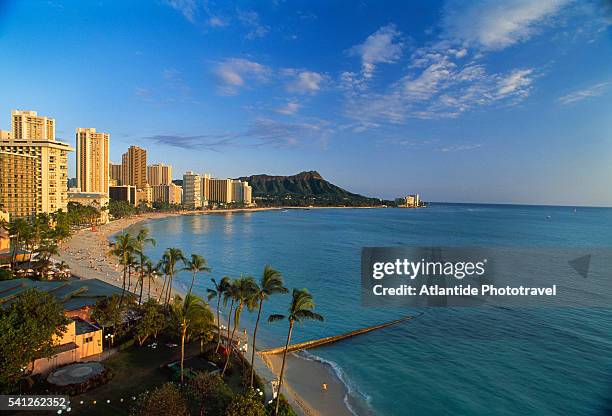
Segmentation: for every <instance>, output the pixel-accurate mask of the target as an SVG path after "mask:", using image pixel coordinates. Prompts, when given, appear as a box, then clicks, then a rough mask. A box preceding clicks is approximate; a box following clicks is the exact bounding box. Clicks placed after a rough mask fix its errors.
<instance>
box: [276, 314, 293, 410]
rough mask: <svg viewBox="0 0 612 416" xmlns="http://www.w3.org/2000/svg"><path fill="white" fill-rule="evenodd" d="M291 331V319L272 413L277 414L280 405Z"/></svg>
mask: <svg viewBox="0 0 612 416" xmlns="http://www.w3.org/2000/svg"><path fill="white" fill-rule="evenodd" d="M292 332H293V321H289V333H288V334H287V342H285V351H283V364H282V365H281V371H280V375H279V376H278V393H277V394H276V410H275V411H274V415H275V416H278V406H279V405H280V395H281V387H282V385H283V375H284V372H285V360H287V348H289V342H290V341H291V333H292Z"/></svg>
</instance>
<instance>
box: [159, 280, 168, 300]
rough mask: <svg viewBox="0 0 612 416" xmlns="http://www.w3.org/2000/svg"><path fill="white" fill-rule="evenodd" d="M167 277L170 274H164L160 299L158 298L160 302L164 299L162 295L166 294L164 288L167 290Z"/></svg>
mask: <svg viewBox="0 0 612 416" xmlns="http://www.w3.org/2000/svg"><path fill="white" fill-rule="evenodd" d="M167 279H168V276H166V275H164V283H163V284H162V287H161V292H159V299H158V300H157V301H158V302H160V303H161V301H162V297H163V296H164V290H166V280H167Z"/></svg>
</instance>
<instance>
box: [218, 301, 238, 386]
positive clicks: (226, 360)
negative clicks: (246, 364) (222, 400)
mask: <svg viewBox="0 0 612 416" xmlns="http://www.w3.org/2000/svg"><path fill="white" fill-rule="evenodd" d="M239 307H240V305H238V306H237V307H236V311H235V312H234V313H235V314H238V308H239ZM234 335H236V316H234V329H232V335H231V336H230V339H229V352H228V353H227V358H226V359H225V365H224V366H223V372H222V373H221V377H223V375H224V374H225V370H226V369H227V366H228V365H229V362H230V359H231V358H232V350H233V349H234V343H233V341H234Z"/></svg>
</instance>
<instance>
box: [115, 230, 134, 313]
mask: <svg viewBox="0 0 612 416" xmlns="http://www.w3.org/2000/svg"><path fill="white" fill-rule="evenodd" d="M133 251H134V238H133V237H132V236H131V235H130V234H129V233H123V234H120V235H118V236H117V237H115V245H114V246H113V249H112V250H111V251H110V254H112V255H114V256H116V257H118V258H119V264H121V265H122V266H123V284H122V286H121V300H120V302H119V304H121V303H122V302H123V296H124V294H125V283H126V277H127V271H128V263H129V257H130V255H131V253H132V252H133Z"/></svg>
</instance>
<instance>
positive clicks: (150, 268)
mask: <svg viewBox="0 0 612 416" xmlns="http://www.w3.org/2000/svg"><path fill="white" fill-rule="evenodd" d="M144 272H145V276H147V280H148V281H149V285H148V295H147V298H148V299H151V280H154V279H155V277H156V276H157V267H156V266H154V265H153V262H152V261H151V260H150V259H147V261H146V262H145V264H144Z"/></svg>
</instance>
